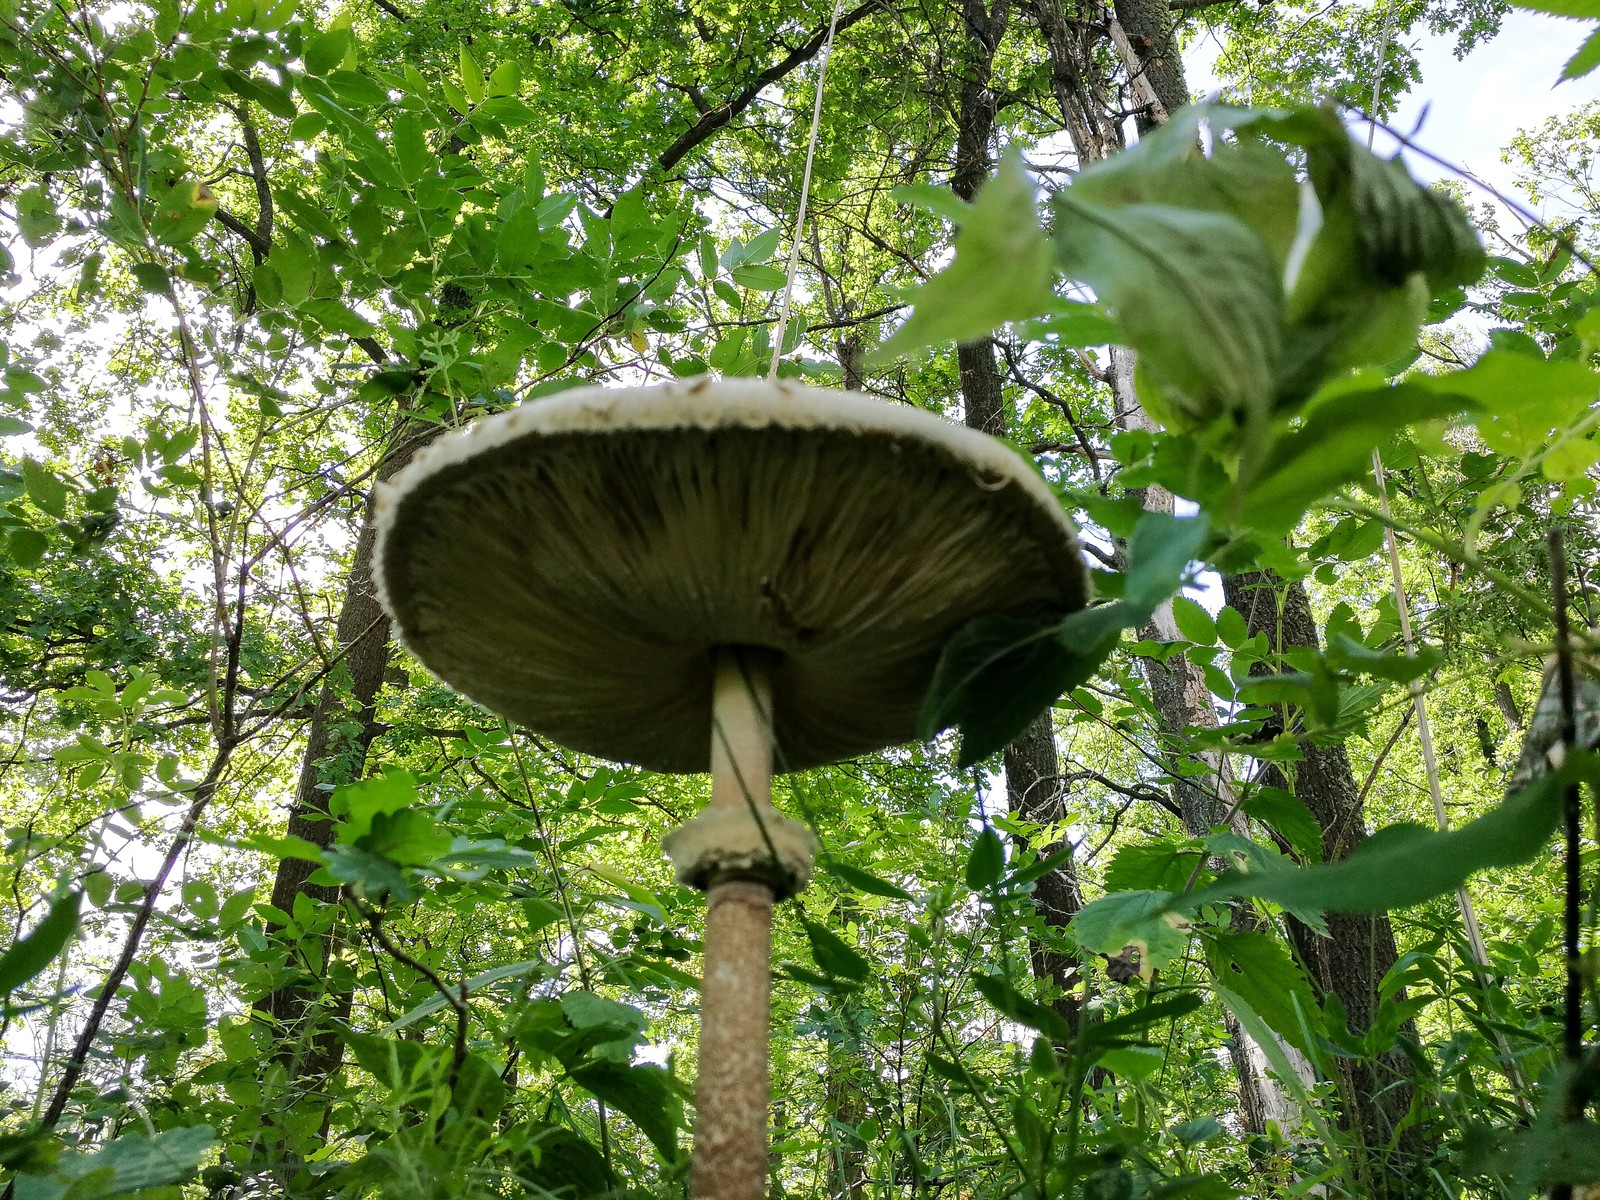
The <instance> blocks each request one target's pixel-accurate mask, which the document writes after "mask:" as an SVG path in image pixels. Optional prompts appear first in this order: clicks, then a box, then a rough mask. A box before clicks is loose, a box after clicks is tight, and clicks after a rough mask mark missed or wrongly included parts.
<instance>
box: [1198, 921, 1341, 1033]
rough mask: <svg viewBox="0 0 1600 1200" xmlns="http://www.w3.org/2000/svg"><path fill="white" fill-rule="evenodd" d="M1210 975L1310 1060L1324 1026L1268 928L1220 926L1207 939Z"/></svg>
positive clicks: (1302, 981) (1297, 972)
mask: <svg viewBox="0 0 1600 1200" xmlns="http://www.w3.org/2000/svg"><path fill="white" fill-rule="evenodd" d="M1205 942H1206V960H1207V961H1208V962H1209V963H1210V964H1211V971H1212V974H1213V975H1214V976H1215V977H1216V978H1217V979H1218V980H1219V981H1220V982H1221V984H1222V985H1223V986H1224V987H1226V988H1227V989H1228V990H1229V991H1230V992H1231V993H1232V994H1233V995H1235V996H1238V997H1240V998H1242V999H1243V1000H1244V1001H1245V1002H1246V1003H1247V1004H1249V1005H1250V1007H1251V1008H1252V1009H1254V1010H1255V1012H1256V1013H1257V1014H1258V1015H1259V1016H1260V1017H1261V1019H1262V1020H1263V1021H1265V1022H1266V1023H1267V1024H1268V1025H1269V1026H1271V1027H1272V1030H1273V1032H1274V1033H1276V1034H1278V1036H1279V1037H1281V1038H1283V1040H1284V1041H1286V1042H1288V1043H1289V1044H1290V1045H1291V1046H1293V1047H1294V1048H1295V1049H1296V1050H1299V1051H1300V1052H1301V1053H1302V1054H1304V1055H1305V1056H1306V1057H1307V1058H1310V1059H1312V1060H1313V1061H1315V1060H1316V1058H1317V1040H1318V1035H1319V1033H1320V1032H1321V1029H1322V1010H1321V1009H1320V1008H1318V1007H1317V1001H1316V997H1315V996H1314V995H1313V994H1312V991H1311V984H1310V983H1309V982H1308V981H1307V980H1306V977H1305V973H1304V972H1302V971H1301V970H1300V968H1299V967H1298V966H1296V965H1295V961H1294V959H1293V958H1292V957H1291V956H1290V954H1289V949H1288V947H1287V946H1285V945H1284V944H1283V942H1282V941H1280V940H1279V939H1278V938H1276V937H1274V936H1273V935H1271V934H1269V933H1258V932H1254V931H1231V930H1221V931H1217V932H1214V933H1211V934H1209V935H1208V936H1207V937H1206V939H1205Z"/></svg>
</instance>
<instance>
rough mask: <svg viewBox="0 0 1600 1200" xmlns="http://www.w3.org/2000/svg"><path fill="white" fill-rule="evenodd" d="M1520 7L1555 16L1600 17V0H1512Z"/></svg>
mask: <svg viewBox="0 0 1600 1200" xmlns="http://www.w3.org/2000/svg"><path fill="white" fill-rule="evenodd" d="M1512 3H1513V4H1515V5H1516V6H1517V7H1518V8H1526V9H1531V10H1532V11H1534V12H1542V13H1549V14H1550V15H1551V16H1553V17H1576V18H1583V17H1600V0H1512Z"/></svg>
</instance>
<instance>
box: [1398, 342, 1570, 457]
mask: <svg viewBox="0 0 1600 1200" xmlns="http://www.w3.org/2000/svg"><path fill="white" fill-rule="evenodd" d="M1412 382H1413V383H1414V385H1415V386H1417V387H1422V388H1428V389H1431V390H1434V391H1439V392H1450V393H1453V394H1455V395H1458V396H1464V397H1466V398H1467V399H1468V400H1471V401H1474V402H1475V403H1476V405H1477V406H1479V407H1480V408H1481V409H1482V410H1483V413H1484V414H1485V415H1484V416H1483V417H1480V418H1479V420H1478V432H1479V433H1480V434H1481V435H1482V436H1483V440H1484V442H1485V444H1487V445H1488V447H1489V449H1491V450H1493V451H1495V452H1497V453H1499V454H1510V455H1516V456H1518V457H1521V456H1525V455H1529V454H1532V453H1533V452H1534V451H1536V450H1538V449H1540V448H1541V447H1542V446H1543V445H1544V444H1545V443H1546V442H1548V441H1549V440H1550V438H1551V437H1552V436H1553V434H1554V432H1555V431H1556V430H1557V429H1560V428H1562V427H1564V426H1566V425H1569V424H1571V423H1572V422H1574V421H1576V420H1577V419H1578V417H1579V416H1580V415H1581V414H1582V413H1583V412H1584V411H1585V410H1586V409H1587V407H1588V406H1589V405H1590V404H1591V403H1592V402H1593V401H1594V399H1595V396H1596V395H1597V394H1600V375H1596V374H1595V372H1594V371H1593V370H1591V369H1590V368H1589V367H1588V366H1587V365H1586V364H1585V363H1583V362H1580V361H1578V360H1576V359H1556V360H1547V359H1543V358H1538V357H1535V356H1533V355H1529V354H1519V353H1517V352H1516V351H1514V350H1506V349H1498V348H1497V349H1491V350H1489V351H1488V352H1487V353H1485V354H1484V355H1483V356H1482V357H1481V358H1479V359H1478V361H1477V362H1476V363H1474V364H1473V365H1472V366H1471V367H1469V368H1468V369H1467V370H1465V371H1454V372H1451V373H1450V374H1448V375H1431V376H1418V377H1415V378H1414V380H1413V381H1412Z"/></svg>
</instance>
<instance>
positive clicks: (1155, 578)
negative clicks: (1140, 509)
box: [1122, 512, 1211, 625]
mask: <svg viewBox="0 0 1600 1200" xmlns="http://www.w3.org/2000/svg"><path fill="white" fill-rule="evenodd" d="M1210 536H1211V525H1210V522H1208V521H1207V520H1206V517H1205V514H1204V513H1201V514H1199V515H1197V516H1193V517H1175V516H1172V515H1171V514H1170V513H1161V512H1147V513H1145V514H1144V515H1143V516H1142V517H1140V518H1139V524H1138V525H1137V526H1135V527H1134V530H1133V537H1131V538H1130V539H1129V540H1128V572H1127V578H1126V580H1125V582H1124V584H1123V592H1122V602H1123V603H1124V604H1126V605H1127V606H1128V608H1129V609H1130V610H1132V614H1133V620H1132V621H1131V622H1130V624H1133V625H1143V624H1144V623H1145V622H1146V621H1148V620H1149V619H1150V617H1151V616H1152V615H1153V614H1154V613H1155V611H1156V609H1158V608H1160V607H1161V605H1163V604H1164V603H1166V601H1167V598H1168V597H1170V596H1171V595H1173V593H1175V592H1176V591H1177V590H1178V589H1179V588H1180V587H1182V586H1183V579H1184V575H1185V574H1186V573H1187V572H1188V570H1189V564H1190V563H1192V562H1194V561H1195V560H1196V559H1198V558H1199V557H1200V555H1201V552H1202V551H1203V550H1204V548H1205V545H1206V541H1207V539H1208V538H1209V537H1210Z"/></svg>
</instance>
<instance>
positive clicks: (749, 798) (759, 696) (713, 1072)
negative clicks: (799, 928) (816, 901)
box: [690, 649, 776, 1200]
mask: <svg viewBox="0 0 1600 1200" xmlns="http://www.w3.org/2000/svg"><path fill="white" fill-rule="evenodd" d="M716 658H717V662H716V666H715V675H714V676H713V680H714V682H713V684H712V687H713V692H712V700H711V725H712V729H711V805H710V808H711V811H713V812H727V813H731V814H735V815H736V816H737V817H740V818H746V819H747V818H749V817H750V816H753V815H754V814H756V813H760V812H763V811H764V810H770V809H771V807H772V676H771V670H770V666H771V663H770V658H769V656H767V655H763V654H759V653H749V652H745V653H741V652H740V651H738V650H731V649H725V650H719V651H717V652H716ZM708 882H709V884H710V886H709V888H708V890H707V893H706V950H705V975H704V980H703V982H702V983H701V987H700V1027H701V1028H700V1051H699V1058H700V1074H699V1078H698V1079H697V1081H696V1083H695V1111H696V1112H697V1113H698V1114H699V1115H698V1117H697V1119H696V1121H695V1134H694V1160H693V1174H692V1176H691V1183H690V1195H691V1196H693V1197H695V1198H696V1200H701V1198H704V1200H761V1197H762V1196H764V1195H765V1193H766V1177H767V1109H768V1105H769V1103H770V1101H771V1084H770V1081H769V1069H768V1053H769V1041H770V1038H771V1010H772V969H771V958H772V908H773V904H774V901H775V899H776V897H775V895H774V893H773V888H772V885H771V883H770V882H769V881H767V880H762V879H751V878H749V877H748V876H747V875H745V874H743V873H741V872H740V871H738V870H737V869H735V870H733V871H731V872H725V877H724V878H721V879H712V880H709V881H708Z"/></svg>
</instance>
